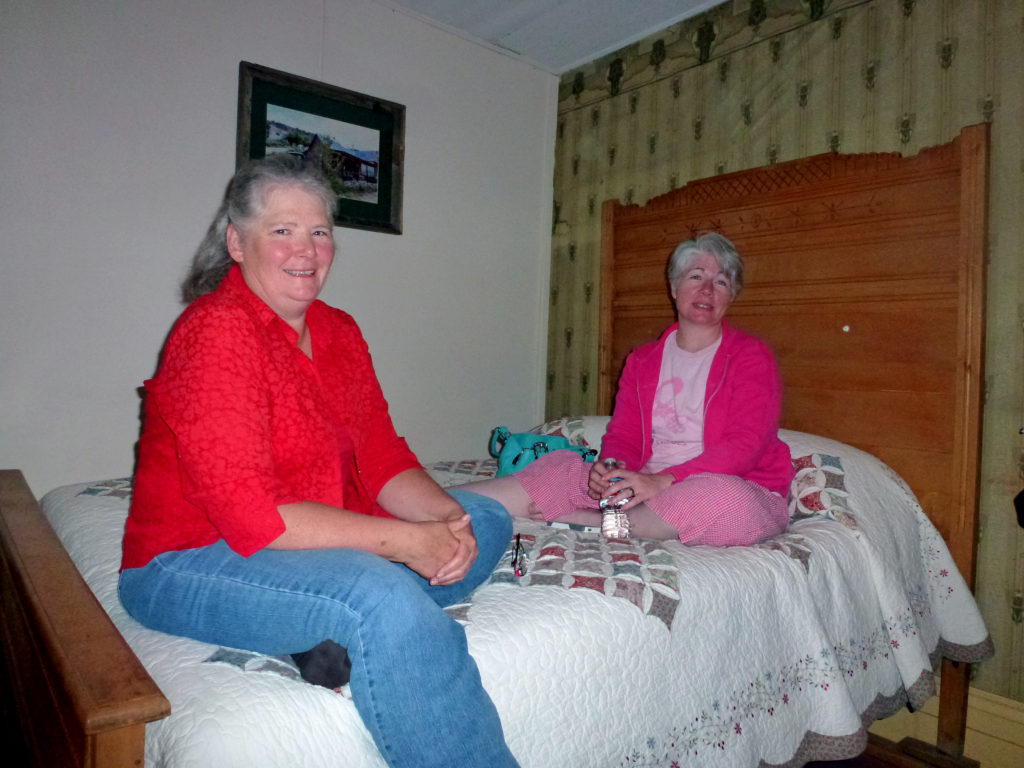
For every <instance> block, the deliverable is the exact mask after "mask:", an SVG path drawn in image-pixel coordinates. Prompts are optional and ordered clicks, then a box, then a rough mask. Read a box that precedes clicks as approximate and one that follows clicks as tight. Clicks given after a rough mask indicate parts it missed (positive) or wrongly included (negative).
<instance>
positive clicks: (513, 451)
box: [490, 427, 597, 477]
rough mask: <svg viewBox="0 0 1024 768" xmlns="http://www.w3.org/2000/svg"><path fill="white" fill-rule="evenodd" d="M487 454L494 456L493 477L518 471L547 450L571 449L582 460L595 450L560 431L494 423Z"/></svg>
mask: <svg viewBox="0 0 1024 768" xmlns="http://www.w3.org/2000/svg"><path fill="white" fill-rule="evenodd" d="M490 450H491V456H494V457H496V458H497V459H498V471H497V473H496V474H495V477H504V476H505V475H511V474H512V473H513V472H518V471H519V470H520V469H522V468H523V467H525V466H526V465H527V464H529V463H530V462H532V461H533V460H534V459H536V458H538V457H539V456H543V455H544V454H545V453H549V452H551V451H565V450H569V451H575V452H576V453H578V454H580V455H581V456H582V457H583V460H584V461H593V460H594V459H595V458H596V457H597V451H595V450H594V449H593V448H587V447H586V446H584V445H573V444H572V443H570V442H569V441H568V440H567V439H566V438H564V437H562V436H561V435H535V434H533V433H532V432H517V433H512V432H509V430H508V427H495V428H494V431H493V432H492V433H491V448H490Z"/></svg>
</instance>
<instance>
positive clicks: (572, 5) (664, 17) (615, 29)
mask: <svg viewBox="0 0 1024 768" xmlns="http://www.w3.org/2000/svg"><path fill="white" fill-rule="evenodd" d="M385 1H386V2H387V4H389V5H391V6H393V7H396V8H399V9H405V10H406V11H408V12H410V15H412V16H415V17H417V18H419V19H420V20H422V21H425V22H427V23H430V24H433V25H435V26H438V27H441V28H443V29H447V30H448V31H450V32H454V33H456V34H459V35H461V36H462V37H465V38H468V39H470V40H475V41H478V42H483V43H486V44H488V45H490V46H494V47H496V48H499V49H502V50H504V51H506V52H509V53H511V54H513V55H516V56H518V57H521V58H523V59H525V60H527V61H529V62H531V63H532V64H535V65H537V66H539V67H540V68H542V69H544V70H547V71H548V72H552V73H554V74H556V75H560V74H562V73H564V72H567V71H569V70H570V69H574V68H576V67H578V66H580V65H582V64H586V63H587V62H589V61H593V60H594V59H597V58H600V57H601V56H604V55H605V54H607V53H611V52H612V51H616V50H618V49H619V48H622V47H623V46H626V45H629V44H630V43H633V42H636V41H637V40H640V39H642V38H644V37H647V36H648V35H651V34H654V33H655V32H657V31H658V30H661V29H664V28H665V27H668V26H671V25H672V24H675V23H676V22H679V21H682V20H684V19H688V18H690V17H691V16H695V15H697V14H698V13H701V12H702V11H705V10H707V9H708V8H711V7H712V6H715V5H718V4H720V3H721V2H722V0H385Z"/></svg>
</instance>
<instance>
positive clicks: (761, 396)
mask: <svg viewBox="0 0 1024 768" xmlns="http://www.w3.org/2000/svg"><path fill="white" fill-rule="evenodd" d="M678 327H679V324H678V323H675V324H673V325H672V326H671V327H669V329H668V330H666V331H665V333H664V334H662V336H661V338H660V339H658V341H655V342H651V343H650V344H646V345H644V346H642V347H639V348H637V349H635V350H633V352H631V353H630V355H629V357H627V358H626V365H625V367H624V369H623V371H622V377H621V378H620V379H619V391H618V394H617V395H616V396H615V410H614V411H613V412H612V418H611V422H610V423H609V424H608V431H607V432H606V433H605V436H604V440H603V441H602V444H601V456H602V457H604V458H607V457H613V458H615V459H618V460H619V461H623V462H625V464H626V469H631V470H634V471H639V470H640V469H642V468H643V467H644V465H646V464H647V462H648V460H649V459H650V458H651V453H652V450H653V447H652V446H653V435H652V432H651V414H652V412H653V408H654V396H655V392H656V391H657V388H658V380H659V378H660V376H661V358H662V354H663V352H664V348H665V344H666V343H667V342H669V341H670V340H671V339H672V338H673V336H672V334H673V333H674V332H675V330H676V329H677V328H678ZM781 413H782V378H781V376H780V375H779V370H778V367H777V366H776V364H775V357H774V355H772V351H771V349H769V348H768V345H767V344H765V343H764V342H763V341H761V340H760V339H758V338H756V337H754V336H750V335H749V334H746V333H743V332H742V331H740V330H737V329H735V328H731V327H730V326H729V325H728V324H727V323H726V322H724V321H723V322H722V344H721V346H720V347H719V348H718V351H717V352H716V353H715V357H714V359H713V360H712V361H711V371H710V373H709V374H708V383H707V391H706V392H705V394H704V450H703V452H702V453H701V454H700V455H699V456H695V457H694V458H692V459H690V460H689V461H686V462H684V463H682V464H678V465H676V466H674V467H669V468H668V469H665V470H663V474H671V475H672V476H673V477H675V478H676V481H677V482H678V481H679V480H684V479H685V478H687V477H690V476H691V475H696V474H700V473H702V472H710V473H714V474H719V475H737V476H738V477H742V478H743V479H744V480H748V481H751V482H754V483H757V484H758V485H761V486H763V487H764V488H767V489H768V490H769V491H775V492H777V493H779V494H781V495H782V497H783V498H785V497H786V496H787V495H788V493H789V485H790V482H791V481H792V480H793V473H794V470H793V462H792V459H791V457H790V454H789V446H787V445H786V444H785V443H784V442H782V440H780V439H779V418H780V416H781Z"/></svg>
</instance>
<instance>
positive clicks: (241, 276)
mask: <svg viewBox="0 0 1024 768" xmlns="http://www.w3.org/2000/svg"><path fill="white" fill-rule="evenodd" d="M334 201H335V197H334V194H333V192H332V190H331V188H330V187H329V186H328V185H327V184H326V182H325V181H324V179H323V178H322V177H321V176H320V174H319V173H318V172H316V171H315V170H313V169H312V168H310V167H309V166H308V165H306V164H304V163H303V162H302V161H301V160H300V159H299V158H294V157H291V156H276V157H272V158H268V159H265V160H262V161H255V162H253V163H252V164H250V165H249V166H247V167H245V168H243V169H242V170H240V171H239V172H238V173H237V174H236V175H235V177H234V179H232V181H231V183H230V185H229V186H228V189H227V192H226V194H225V198H224V202H223V204H222V205H221V208H220V210H219V211H218V213H217V216H216V218H215V219H214V222H213V224H212V225H211V227H210V230H209V232H208V234H207V236H206V239H205V240H204V243H203V245H202V246H200V249H199V251H198V253H197V254H196V257H195V259H194V262H193V266H192V270H191V272H190V274H189V276H188V277H187V278H186V281H185V283H184V286H183V295H184V298H185V299H186V301H188V302H190V303H189V306H188V307H187V309H186V310H185V311H184V313H182V315H181V317H180V318H179V319H178V321H177V323H176V324H175V326H174V329H173V330H172V332H171V335H170V337H169V338H168V341H167V344H166V346H165V348H164V351H163V354H162V356H161V361H160V365H159V369H158V371H157V373H156V376H155V377H154V378H153V379H151V380H149V381H147V382H146V387H145V390H146V394H145V419H144V425H143V431H142V437H141V439H140V443H139V464H138V468H137V471H136V475H135V489H134V495H133V498H132V504H131V511H130V514H129V517H128V522H127V524H126V527H125V535H124V543H123V559H122V573H121V580H120V595H121V600H122V602H123V603H124V605H125V608H126V609H127V610H128V612H129V613H130V614H131V615H132V616H133V617H134V618H136V619H137V620H138V621H140V622H141V623H142V624H145V625H146V626H149V627H151V628H153V629H158V630H161V631H164V632H168V633H171V634H177V635H183V636H187V637H192V638H195V639H197V640H202V641H205V642H209V643H215V644H220V645H227V646H232V647H237V648H245V649H249V650H253V651H257V652H262V653H267V654H275V655H279V654H298V655H297V658H299V659H306V658H308V657H307V656H306V655H304V654H300V653H299V652H305V651H308V650H309V649H313V648H314V647H315V649H316V651H317V654H319V652H320V651H325V652H327V654H328V656H329V657H330V653H331V650H332V649H334V651H335V652H338V651H340V650H341V649H342V648H343V649H347V652H348V657H349V658H350V659H351V690H352V697H353V700H354V701H355V704H356V706H357V708H358V709H359V712H360V714H361V716H362V718H363V722H364V723H365V724H366V727H367V728H368V730H369V731H370V733H371V734H372V736H373V738H374V740H375V741H376V743H377V745H378V748H379V749H380V751H381V753H382V754H383V756H384V758H385V759H386V760H387V761H388V763H389V764H402V765H417V766H427V765H438V766H441V765H444V766H450V765H470V764H473V765H487V766H505V765H515V760H514V759H513V757H512V755H511V753H510V752H509V750H508V748H507V746H506V745H505V742H504V738H503V735H502V730H501V724H500V722H499V720H498V716H497V712H496V711H495V709H494V706H493V704H492V703H491V701H490V699H489V697H488V696H487V693H486V692H485V691H484V690H483V687H482V685H481V682H480V677H479V673H478V671H477V668H476V664H475V663H474V661H473V659H472V658H471V657H470V656H469V653H468V650H467V648H466V640H465V635H464V632H463V629H462V627H461V626H460V625H459V624H458V623H457V622H455V621H453V620H452V619H451V618H449V617H448V615H447V614H446V613H445V612H444V610H443V607H444V606H446V605H450V604H451V603H454V602H457V601H459V600H460V599H462V598H463V597H464V596H465V595H467V594H468V593H469V592H470V591H471V590H472V589H473V588H475V587H476V586H477V585H478V584H480V583H481V582H482V581H483V580H484V579H486V578H487V576H488V575H489V574H490V572H491V570H492V569H493V567H494V565H495V564H496V563H497V561H498V560H499V559H500V558H501V556H502V554H503V553H504V552H505V549H506V545H507V544H508V541H509V539H510V537H511V522H510V520H509V518H508V515H507V513H506V512H505V510H504V508H503V507H502V506H501V505H500V504H498V503H496V502H494V501H492V500H490V499H487V498H485V497H482V496H479V495H477V494H474V493H469V492H466V491H453V492H451V493H446V492H445V491H443V490H442V489H441V488H440V487H439V486H438V485H437V484H436V483H435V482H434V481H433V480H432V479H431V478H430V477H429V476H428V475H427V473H426V472H425V471H424V470H423V469H422V467H421V466H420V465H419V463H418V462H417V460H416V457H415V456H414V455H413V454H412V452H411V451H410V450H409V447H408V446H407V444H406V442H405V440H403V439H402V438H401V437H399V436H398V435H397V434H396V432H395V429H394V426H393V425H392V423H391V418H390V416H389V414H388V408H387V403H386V401H385V399H384V396H383V394H382V392H381V389H380V385H379V383H378V382H377V378H376V375H375V374H374V370H373V364H372V361H371V359H370V354H369V351H368V349H367V346H366V342H365V341H364V340H363V337H362V335H361V333H360V331H359V328H358V327H357V326H356V323H355V321H354V320H353V319H352V318H351V317H350V316H349V315H347V314H346V313H344V312H342V311H340V310H337V309H334V308H332V307H329V306H327V305H326V304H324V303H323V302H321V301H319V300H318V298H317V297H318V295H319V293H320V290H321V289H322V287H323V285H324V281H325V280H326V278H327V274H328V272H329V271H330V268H331V263H332V261H333V258H334V241H333V223H332V222H333V216H332V211H333V207H334ZM339 647H340V648H339ZM343 655H344V654H343V653H342V654H341V656H336V657H334V661H335V663H340V661H341V657H342V656H343ZM301 666H302V665H301V663H300V667H301ZM303 671H304V676H307V675H306V674H305V673H306V670H305V669H303ZM333 671H334V672H340V670H338V669H336V670H333ZM308 677H310V678H312V677H313V675H312V674H309V675H308ZM339 681H340V678H339V679H335V680H334V681H332V683H331V684H335V683H337V682H339ZM467 755H473V756H474V757H473V758H467V757H466V756H467ZM467 760H470V762H467Z"/></svg>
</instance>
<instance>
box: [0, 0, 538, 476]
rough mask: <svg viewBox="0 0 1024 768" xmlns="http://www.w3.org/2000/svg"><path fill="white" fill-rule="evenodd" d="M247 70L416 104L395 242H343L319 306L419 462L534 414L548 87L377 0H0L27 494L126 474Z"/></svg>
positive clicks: (12, 388)
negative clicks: (357, 354)
mask: <svg viewBox="0 0 1024 768" xmlns="http://www.w3.org/2000/svg"><path fill="white" fill-rule="evenodd" d="M240 60H247V61H252V62H256V63H259V64H263V65H265V66H268V67H272V68H275V69H280V70H284V71H287V72H292V73H295V74H299V75H302V76H306V77H312V78H314V79H318V80H323V81H326V82H329V83H333V84H336V85H340V86H342V87H345V88H348V89H351V90H355V91H360V92H363V93H368V94H372V95H374V96H377V97H380V98H383V99H387V100H390V101H396V102H399V103H402V104H404V105H405V106H406V121H407V125H406V163H405V202H404V217H403V218H404V234H402V235H400V236H395V235H387V234H380V233H370V232H362V231H358V230H353V229H347V228H340V229H337V230H336V231H335V236H336V240H337V244H338V257H337V260H336V262H335V266H334V270H333V272H332V274H331V278H330V280H329V282H328V286H327V288H326V290H325V292H324V296H323V298H324V299H325V300H326V301H328V302H329V303H331V304H334V305H335V306H339V307H342V308H343V309H346V310H347V311H349V312H351V313H352V314H353V315H354V316H355V317H356V319H357V320H358V321H359V323H360V325H361V326H362V328H363V332H364V334H365V335H366V337H367V339H368V341H369V344H370V348H371V351H372V352H373V354H374V360H375V363H376V365H377V371H378V375H379V377H380V379H381V383H382V385H383V388H384V392H385V395H386V396H387V397H388V399H389V401H390V403H391V408H392V416H393V418H394V420H395V423H396V425H397V427H398V430H399V433H401V434H404V435H405V436H406V437H407V438H408V439H409V441H410V444H411V445H412V447H413V450H415V451H416V452H417V453H418V454H419V456H420V457H421V459H423V460H425V461H429V460H434V459H438V458H457V457H463V456H468V455H481V454H483V453H485V452H486V441H487V439H488V436H489V433H490V429H491V428H492V427H493V426H495V425H497V424H509V425H510V426H512V427H514V428H521V427H527V426H529V425H530V424H533V423H536V422H538V421H540V419H541V417H542V415H543V409H544V383H543V379H544V366H545V344H546V333H547V331H546V325H547V291H548V279H549V263H550V232H551V197H552V191H551V186H552V184H551V180H552V175H553V169H552V163H553V156H554V151H553V150H554V126H555V120H556V109H557V103H556V102H557V89H558V81H557V78H556V77H555V76H554V75H551V74H549V73H546V72H543V71H541V70H539V69H536V68H534V67H532V66H530V65H528V64H525V63H523V62H521V61H517V60H515V59H513V58H511V57H509V56H506V55H504V54H502V53H499V52H496V51H494V50H492V49H488V48H486V47H484V46H482V45H477V44H475V43H472V42H469V41H467V40H465V39H463V38H460V37H458V36H455V35H453V34H450V33H448V32H446V31H443V30H441V29H437V28H435V27H432V26H429V25H426V24H424V23H422V22H421V21H419V20H418V19H415V18H412V17H410V16H407V15H403V14H402V13H400V12H397V11H395V10H394V8H393V7H391V6H389V5H387V4H386V3H380V2H375V0H220V1H219V2H216V3H211V2H208V1H207V0H178V2H174V3H170V2H164V1H163V0H124V1H122V2H116V1H115V0H79V1H78V2H75V3H70V2H66V0H0V259H2V265H3V269H2V272H0V467H18V468H21V469H23V470H24V471H25V474H26V476H27V478H28V480H29V483H30V485H31V486H32V489H33V490H34V491H35V492H36V493H37V494H40V493H43V492H45V491H47V490H49V489H50V488H52V487H54V486H56V485H60V484H64V483H70V482H75V481H80V480H92V479H99V478H106V477H116V476H123V475H127V474H129V473H130V471H131V469H132V462H133V449H134V443H135V441H136V439H137V437H138V429H139V420H138V415H139V405H140V401H139V399H138V395H137V393H136V389H137V388H138V387H139V386H140V384H141V383H142V381H143V380H144V379H145V378H147V377H149V376H150V375H152V373H153V371H154V367H155V363H156V356H157V352H158V350H159V348H160V345H161V344H162V342H163V339H164V337H165V335H166V334H167V332H168V330H169V329H170V326H171V324H172V322H173V321H174V319H175V317H176V316H177V314H178V313H179V312H180V310H181V306H180V305H179V304H178V303H177V298H176V294H177V283H178V281H179V279H180V278H181V276H182V275H183V274H184V270H185V267H186V264H187V262H188V260H189V258H190V256H191V253H192V252H193V250H194V249H195V246H196V245H197V244H198V242H199V239H200V238H201V237H202V235H203V233H204V231H205V229H206V227H207V225H208V223H209V220H210V218H211V217H212V215H213V212H214V209H215V208H216V206H217V203H218V202H219V198H220V196H221V194H222V191H223V188H224V184H225V183H226V181H227V179H228V178H229V176H230V175H231V173H232V171H233V166H234V150H235V117H236V94H237V67H238V62H239V61H240Z"/></svg>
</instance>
